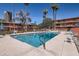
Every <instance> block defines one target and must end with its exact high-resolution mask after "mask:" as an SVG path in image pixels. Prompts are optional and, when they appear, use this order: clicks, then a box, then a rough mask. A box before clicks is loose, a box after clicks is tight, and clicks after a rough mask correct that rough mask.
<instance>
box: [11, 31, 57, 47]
mask: <svg viewBox="0 0 79 59" xmlns="http://www.w3.org/2000/svg"><path fill="white" fill-rule="evenodd" d="M57 34H58V33H56V32H45V33H31V34H20V35H12V37H13V38H15V39H17V40H20V41H22V42H25V43H28V44H30V45H32V46H34V47H39V46H40V45H42V43H43V42H44V43H45V42H47V41H48V40H50V39H51V38H53V37H55V36H56V35H57Z"/></svg>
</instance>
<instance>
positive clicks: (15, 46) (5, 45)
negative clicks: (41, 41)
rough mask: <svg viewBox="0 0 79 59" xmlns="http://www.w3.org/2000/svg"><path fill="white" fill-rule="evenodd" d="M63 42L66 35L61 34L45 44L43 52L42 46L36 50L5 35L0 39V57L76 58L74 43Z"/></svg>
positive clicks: (76, 52)
mask: <svg viewBox="0 0 79 59" xmlns="http://www.w3.org/2000/svg"><path fill="white" fill-rule="evenodd" d="M65 40H67V35H65V32H61V33H60V34H59V35H57V36H55V37H54V38H52V39H51V40H49V41H48V42H47V43H46V50H44V49H43V47H42V46H40V47H38V48H36V47H33V46H31V45H29V44H27V43H24V42H21V41H19V40H16V39H14V38H12V37H10V35H5V36H4V37H3V38H0V56H78V55H79V54H78V51H77V48H76V46H75V44H74V42H73V41H72V42H71V43H68V42H65Z"/></svg>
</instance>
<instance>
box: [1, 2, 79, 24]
mask: <svg viewBox="0 0 79 59" xmlns="http://www.w3.org/2000/svg"><path fill="white" fill-rule="evenodd" d="M58 6H59V9H58V11H57V19H66V18H73V17H79V4H77V3H58ZM21 9H23V10H24V11H25V12H29V13H30V15H29V16H30V17H31V19H32V23H34V22H36V23H37V24H39V23H41V22H42V20H43V10H44V9H48V17H49V18H53V15H52V14H53V12H52V9H51V3H30V4H29V6H28V7H25V6H24V4H23V3H17V4H15V3H11V4H10V3H6V4H5V3H2V4H1V3H0V18H4V11H11V12H12V14H13V17H15V14H16V13H17V12H18V11H19V10H21Z"/></svg>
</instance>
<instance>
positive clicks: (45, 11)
mask: <svg viewBox="0 0 79 59" xmlns="http://www.w3.org/2000/svg"><path fill="white" fill-rule="evenodd" d="M47 13H48V10H47V9H44V10H43V18H46V17H47Z"/></svg>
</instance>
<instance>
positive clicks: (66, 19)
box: [54, 17, 79, 21]
mask: <svg viewBox="0 0 79 59" xmlns="http://www.w3.org/2000/svg"><path fill="white" fill-rule="evenodd" d="M75 19H79V17H74V18H66V19H58V20H54V21H65V20H75Z"/></svg>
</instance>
